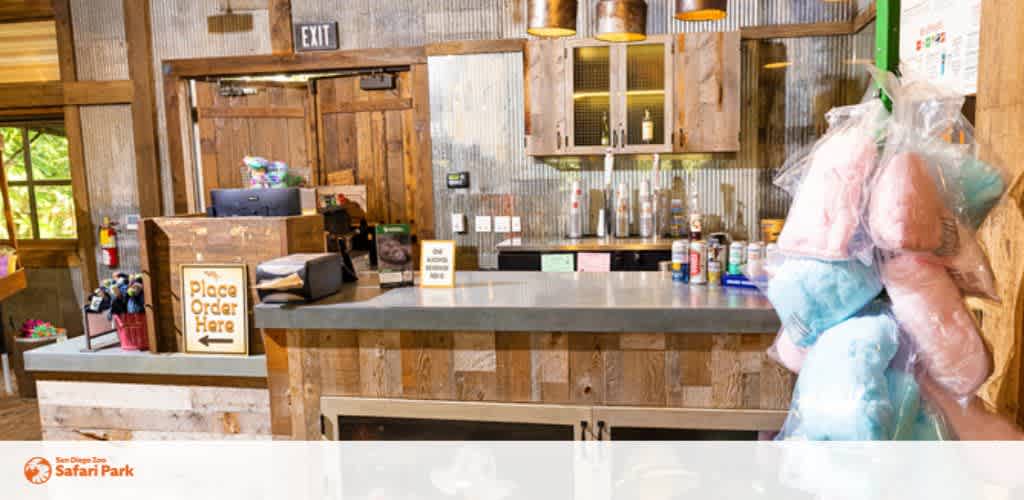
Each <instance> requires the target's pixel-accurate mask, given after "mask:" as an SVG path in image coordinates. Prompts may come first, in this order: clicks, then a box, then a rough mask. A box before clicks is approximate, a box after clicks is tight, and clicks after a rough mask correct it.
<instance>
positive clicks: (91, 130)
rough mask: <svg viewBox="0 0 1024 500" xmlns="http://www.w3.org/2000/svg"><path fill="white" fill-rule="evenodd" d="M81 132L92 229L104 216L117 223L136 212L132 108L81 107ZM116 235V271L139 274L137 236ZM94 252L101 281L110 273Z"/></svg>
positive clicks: (124, 233)
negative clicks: (117, 261)
mask: <svg viewBox="0 0 1024 500" xmlns="http://www.w3.org/2000/svg"><path fill="white" fill-rule="evenodd" d="M82 133H83V136H84V137H83V142H84V152H85V165H86V169H87V170H88V175H87V176H86V180H87V182H88V186H89V204H90V206H91V208H92V223H93V226H94V227H99V225H100V223H101V222H103V217H110V219H111V220H113V221H117V222H120V221H123V220H124V216H126V215H128V214H137V213H139V198H138V193H137V191H136V189H135V186H136V177H135V168H134V165H135V141H134V140H133V138H132V113H131V106H129V105H127V104H119V105H113V106H85V107H83V108H82ZM119 232H120V235H119V238H118V247H119V250H120V257H121V262H120V265H119V266H118V268H117V270H119V271H125V272H138V270H139V241H138V238H137V235H136V234H135V233H128V232H125V231H123V230H122V231H119ZM95 251H96V264H97V265H96V269H97V271H98V273H99V276H100V278H106V277H108V276H110V273H111V272H112V270H111V269H109V268H107V267H105V266H103V265H102V264H101V262H102V259H101V258H100V252H99V246H98V245H97V247H96V249H95Z"/></svg>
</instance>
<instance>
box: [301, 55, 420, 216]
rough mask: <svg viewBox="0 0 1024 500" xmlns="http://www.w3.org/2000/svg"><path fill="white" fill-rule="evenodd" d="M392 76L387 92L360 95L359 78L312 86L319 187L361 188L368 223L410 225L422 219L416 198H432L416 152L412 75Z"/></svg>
mask: <svg viewBox="0 0 1024 500" xmlns="http://www.w3.org/2000/svg"><path fill="white" fill-rule="evenodd" d="M396 75H397V85H396V87H395V89H393V90H362V89H361V88H360V86H359V81H360V79H361V78H362V77H361V76H359V75H354V76H346V77H336V78H325V79H321V80H317V81H316V103H317V113H318V129H319V135H320V137H321V138H322V140H321V142H320V153H321V154H320V157H321V160H322V161H321V174H320V182H321V183H322V184H362V185H365V186H366V204H367V207H366V218H367V221H368V222H370V223H406V224H415V223H416V220H417V219H418V218H424V217H427V216H428V215H426V214H422V213H420V214H418V213H417V206H416V203H417V194H418V193H419V192H420V191H424V190H425V193H421V194H424V195H430V196H432V194H431V193H432V190H431V186H432V179H431V178H430V176H429V172H430V169H429V165H428V168H426V169H424V168H422V165H421V164H420V163H421V158H420V156H419V154H418V153H417V148H418V147H419V145H418V144H417V137H416V126H417V124H416V121H415V120H416V111H415V110H414V106H413V97H414V94H415V92H414V88H413V84H414V82H413V80H412V72H410V71H404V72H400V73H397V74H396ZM424 84H425V82H424ZM424 105H425V103H424ZM427 133H429V131H427ZM423 172H426V173H427V174H428V175H423ZM417 216H419V217H417Z"/></svg>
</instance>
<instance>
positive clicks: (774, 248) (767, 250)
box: [764, 243, 779, 262]
mask: <svg viewBox="0 0 1024 500" xmlns="http://www.w3.org/2000/svg"><path fill="white" fill-rule="evenodd" d="M778 252H779V244H778V243H769V244H767V245H765V247H764V260H766V261H768V262H771V261H772V257H773V256H774V255H775V254H776V253H778Z"/></svg>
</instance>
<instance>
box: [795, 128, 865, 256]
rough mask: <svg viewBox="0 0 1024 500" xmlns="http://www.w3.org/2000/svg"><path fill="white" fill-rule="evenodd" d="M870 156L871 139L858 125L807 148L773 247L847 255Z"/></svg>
mask: <svg viewBox="0 0 1024 500" xmlns="http://www.w3.org/2000/svg"><path fill="white" fill-rule="evenodd" d="M876 156H877V148H876V146H875V141H874V139H872V138H871V137H870V136H869V135H865V134H864V133H863V131H862V130H860V129H858V128H852V129H849V130H845V131H842V132H839V133H836V134H835V135H833V136H831V137H828V138H827V139H825V140H824V142H822V143H821V144H820V145H819V146H818V148H817V149H816V150H815V151H814V153H812V156H811V159H810V166H809V168H808V170H807V174H806V175H805V177H804V179H803V181H802V182H801V184H800V188H799V191H798V192H797V193H796V197H795V199H794V200H793V204H792V206H791V207H790V209H789V217H788V218H787V219H786V225H785V226H784V227H783V229H782V233H781V234H780V235H779V248H780V249H781V250H782V251H783V252H786V253H788V254H794V255H803V256H807V257H815V258H820V259H828V260H844V259H849V258H850V257H851V256H852V253H853V249H851V248H850V247H851V242H852V240H853V237H854V234H855V233H856V231H857V228H858V226H859V224H860V210H861V205H862V204H861V195H862V193H863V191H864V183H865V180H866V179H867V176H868V174H869V173H870V172H871V169H872V167H873V166H874V164H875V160H876Z"/></svg>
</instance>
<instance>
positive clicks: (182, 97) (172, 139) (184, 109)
mask: <svg viewBox="0 0 1024 500" xmlns="http://www.w3.org/2000/svg"><path fill="white" fill-rule="evenodd" d="M189 107H190V105H189V102H188V81H187V80H183V79H179V78H177V77H175V76H174V75H170V74H166V73H165V74H164V116H166V120H167V157H168V160H169V161H170V162H171V196H172V198H173V202H174V213H175V214H186V213H190V212H193V211H194V210H195V208H196V207H195V206H194V204H193V203H190V201H189V200H190V199H191V198H192V196H190V194H191V193H192V192H193V189H194V185H193V180H192V171H191V170H192V169H189V168H185V158H186V157H185V147H186V143H185V141H184V140H183V139H184V138H183V137H182V136H183V134H185V129H184V128H183V127H182V124H183V123H189V121H188V117H189Z"/></svg>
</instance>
